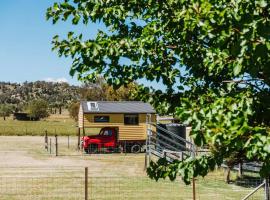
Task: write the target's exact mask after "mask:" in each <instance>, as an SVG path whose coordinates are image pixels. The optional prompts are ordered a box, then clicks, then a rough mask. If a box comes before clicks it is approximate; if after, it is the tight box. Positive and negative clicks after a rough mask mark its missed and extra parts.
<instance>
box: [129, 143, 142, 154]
mask: <svg viewBox="0 0 270 200" xmlns="http://www.w3.org/2000/svg"><path fill="white" fill-rule="evenodd" d="M130 151H131V153H140V152H141V145H139V144H133V145H132V147H131V149H130Z"/></svg>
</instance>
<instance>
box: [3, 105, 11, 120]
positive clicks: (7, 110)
mask: <svg viewBox="0 0 270 200" xmlns="http://www.w3.org/2000/svg"><path fill="white" fill-rule="evenodd" d="M12 112H13V107H12V106H11V105H8V104H0V116H1V117H3V118H4V120H6V117H9V116H10V114H11V113H12Z"/></svg>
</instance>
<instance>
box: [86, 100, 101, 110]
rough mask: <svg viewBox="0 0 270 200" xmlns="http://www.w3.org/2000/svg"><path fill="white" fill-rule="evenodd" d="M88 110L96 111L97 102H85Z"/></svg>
mask: <svg viewBox="0 0 270 200" xmlns="http://www.w3.org/2000/svg"><path fill="white" fill-rule="evenodd" d="M87 107H88V110H90V111H98V110H99V109H98V104H97V102H87Z"/></svg>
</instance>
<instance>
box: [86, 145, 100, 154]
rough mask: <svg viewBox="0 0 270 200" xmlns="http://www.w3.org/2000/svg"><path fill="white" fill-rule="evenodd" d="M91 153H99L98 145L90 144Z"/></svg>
mask: <svg viewBox="0 0 270 200" xmlns="http://www.w3.org/2000/svg"><path fill="white" fill-rule="evenodd" d="M88 152H89V153H98V145H97V144H90V145H89V146H88Z"/></svg>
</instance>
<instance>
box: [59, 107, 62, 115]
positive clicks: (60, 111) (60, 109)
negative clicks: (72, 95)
mask: <svg viewBox="0 0 270 200" xmlns="http://www.w3.org/2000/svg"><path fill="white" fill-rule="evenodd" d="M61 114H62V107H61V106H60V107H59V115H61Z"/></svg>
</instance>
